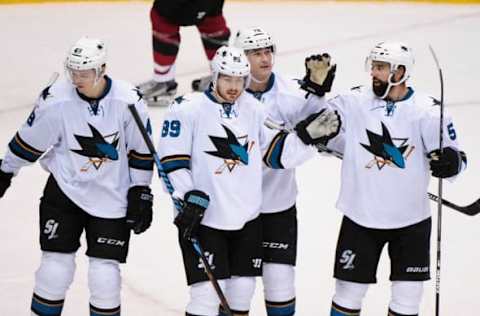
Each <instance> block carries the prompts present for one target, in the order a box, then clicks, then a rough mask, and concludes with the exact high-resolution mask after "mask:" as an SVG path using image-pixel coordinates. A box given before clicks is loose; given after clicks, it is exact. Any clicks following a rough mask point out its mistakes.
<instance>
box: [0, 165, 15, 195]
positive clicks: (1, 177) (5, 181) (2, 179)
mask: <svg viewBox="0 0 480 316" xmlns="http://www.w3.org/2000/svg"><path fill="white" fill-rule="evenodd" d="M2 161H3V160H2V159H0V198H2V197H3V195H4V194H5V191H7V189H8V187H9V186H10V184H11V183H12V177H13V173H10V172H3V171H2Z"/></svg>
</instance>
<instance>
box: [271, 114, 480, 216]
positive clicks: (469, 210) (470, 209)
mask: <svg viewBox="0 0 480 316" xmlns="http://www.w3.org/2000/svg"><path fill="white" fill-rule="evenodd" d="M265 125H266V126H267V127H269V128H272V129H277V130H285V129H284V128H283V127H282V126H280V125H278V124H277V123H275V122H273V121H271V120H268V119H267V120H266V121H265ZM287 132H289V131H288V130H287ZM316 147H317V149H318V151H319V152H320V153H326V154H329V155H332V156H334V157H337V158H338V159H340V160H341V159H343V153H341V152H339V151H336V150H332V149H330V148H328V147H327V146H325V145H322V144H318V145H316ZM427 195H428V198H429V199H430V200H432V201H434V202H438V200H439V199H440V198H439V197H438V196H437V195H435V194H433V193H430V192H428V194H427ZM442 203H443V205H445V206H447V207H449V208H451V209H452V210H455V211H457V212H460V213H462V214H465V215H469V216H474V215H477V214H479V213H480V199H478V200H476V201H475V202H473V203H472V204H470V205H467V206H460V205H458V204H455V203H453V202H450V201H448V200H445V199H443V198H442Z"/></svg>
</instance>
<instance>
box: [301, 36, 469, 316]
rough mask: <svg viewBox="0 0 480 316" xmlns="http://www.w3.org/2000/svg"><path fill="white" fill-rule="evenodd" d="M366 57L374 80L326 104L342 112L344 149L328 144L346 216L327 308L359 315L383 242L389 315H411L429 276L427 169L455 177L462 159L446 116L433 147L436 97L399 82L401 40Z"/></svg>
mask: <svg viewBox="0 0 480 316" xmlns="http://www.w3.org/2000/svg"><path fill="white" fill-rule="evenodd" d="M320 60H321V57H320V58H319V57H318V56H314V57H312V58H307V60H306V65H307V68H308V72H309V77H311V78H313V76H315V75H318V74H321V73H322V72H324V71H323V67H322V65H321V61H320ZM366 64H367V71H370V74H371V77H372V86H371V87H370V88H364V87H357V88H354V89H352V91H351V93H349V94H345V95H339V96H337V97H335V98H333V99H332V100H330V101H329V102H328V107H329V108H331V109H335V110H337V111H338V112H339V113H340V116H341V120H342V130H341V132H340V134H339V135H338V136H337V137H336V138H343V140H344V142H343V146H344V147H343V148H336V149H340V150H342V151H343V154H344V156H343V163H342V183H341V190H340V195H339V198H338V201H337V208H338V209H339V210H340V211H341V212H342V213H343V214H344V217H343V221H342V225H341V228H340V233H339V238H338V243H337V249H336V254H335V271H334V277H335V278H336V290H335V295H334V297H333V303H332V308H331V313H330V315H332V316H342V315H360V310H361V307H362V300H363V298H364V296H365V294H366V292H367V289H368V287H369V284H371V283H375V282H376V270H377V265H378V261H379V258H380V254H381V252H382V248H383V247H384V245H385V244H388V254H389V257H390V265H391V273H390V280H391V281H392V283H391V290H392V291H391V300H390V304H389V309H388V315H389V316H400V315H402V316H403V315H405V316H406V315H418V313H419V306H420V302H421V298H422V293H423V281H425V280H428V279H429V278H430V231H431V214H430V206H429V200H428V197H427V188H428V184H429V180H430V173H431V175H432V176H434V177H437V178H451V177H454V176H456V175H457V174H458V173H459V172H460V171H461V170H462V169H463V168H464V166H466V156H465V154H464V153H463V152H462V151H460V150H459V145H458V142H457V133H456V130H455V128H454V125H453V122H452V119H451V117H450V116H449V115H448V114H445V120H444V129H443V130H444V135H443V146H444V148H443V153H441V152H440V150H439V148H440V146H439V125H440V119H439V118H440V110H439V109H440V107H439V102H438V101H437V100H435V99H434V98H433V97H429V96H427V95H424V94H421V93H419V92H417V91H415V90H414V89H413V88H412V87H410V86H408V85H407V82H406V81H407V79H408V78H409V77H410V74H411V73H412V70H413V66H414V57H413V54H412V51H411V49H410V48H409V47H408V46H407V45H404V44H402V43H397V42H382V43H379V44H377V45H376V46H375V47H374V48H373V49H372V50H371V52H370V54H369V56H368V57H367V63H366ZM312 81H314V80H312ZM311 91H315V87H313V88H312V89H311ZM336 138H334V139H333V140H335V139H336ZM334 149H335V148H334Z"/></svg>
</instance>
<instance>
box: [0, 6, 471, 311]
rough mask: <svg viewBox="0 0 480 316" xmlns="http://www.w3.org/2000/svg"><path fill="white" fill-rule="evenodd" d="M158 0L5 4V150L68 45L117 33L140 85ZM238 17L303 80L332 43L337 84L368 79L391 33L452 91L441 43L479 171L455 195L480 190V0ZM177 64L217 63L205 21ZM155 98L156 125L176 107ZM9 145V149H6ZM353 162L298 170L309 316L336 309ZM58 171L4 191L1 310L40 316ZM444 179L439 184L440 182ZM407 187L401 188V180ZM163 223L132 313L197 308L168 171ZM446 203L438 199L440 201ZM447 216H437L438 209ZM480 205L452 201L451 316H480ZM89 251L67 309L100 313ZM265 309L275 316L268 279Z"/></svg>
mask: <svg viewBox="0 0 480 316" xmlns="http://www.w3.org/2000/svg"><path fill="white" fill-rule="evenodd" d="M149 9H150V6H149V4H148V3H146V2H133V3H120V4H112V3H91V4H88V3H79V4H78V3H77V4H44V5H18V6H13V5H12V6H10V5H3V6H0V28H1V29H2V31H1V32H0V42H1V43H2V45H1V48H0V69H1V71H2V76H0V130H1V133H0V147H1V148H6V146H7V144H8V142H9V141H10V139H11V137H12V136H13V135H14V133H15V131H16V129H17V128H18V127H19V126H20V124H22V123H23V122H24V120H25V119H26V118H27V116H28V113H29V112H30V111H31V108H32V104H33V101H34V100H35V98H36V97H37V95H38V93H39V92H40V91H41V90H42V88H43V87H44V85H45V84H46V82H47V81H48V79H49V77H50V76H51V74H52V72H54V71H58V72H61V73H63V68H62V67H63V66H62V63H63V59H64V57H65V53H66V50H67V48H68V47H69V46H70V45H71V44H72V43H73V42H75V41H76V40H77V39H78V38H79V37H80V36H82V35H90V36H92V37H100V38H103V39H104V40H105V41H106V43H107V45H108V49H109V56H110V57H109V62H108V72H109V73H110V75H111V76H112V77H113V78H118V79H125V80H129V81H132V82H135V83H137V82H140V81H143V80H146V79H149V78H150V76H151V72H152V61H151V43H150V36H151V33H150V21H149ZM225 15H226V18H227V20H228V24H229V26H230V28H231V29H232V31H236V30H237V29H238V28H239V27H242V26H252V25H260V26H263V27H264V28H265V29H267V30H268V31H270V32H271V33H272V34H273V35H274V37H275V39H276V41H277V48H278V55H277V56H276V59H275V63H276V66H275V68H276V70H277V71H279V72H282V73H285V74H291V75H297V76H301V75H302V74H303V59H304V57H305V56H306V55H308V54H310V53H315V52H324V51H327V52H329V53H330V54H331V55H332V56H333V57H334V59H335V61H336V62H337V64H338V71H337V77H336V81H335V83H334V92H338V93H341V92H343V91H346V90H347V89H349V88H350V87H352V86H356V85H359V84H368V83H369V77H368V74H367V73H365V72H364V68H363V65H364V59H365V56H366V54H367V53H368V51H369V49H370V48H371V47H372V46H373V45H374V44H375V43H377V42H379V41H382V40H385V39H392V40H402V41H405V42H407V43H409V44H410V45H411V46H412V47H413V49H414V50H415V55H416V69H415V71H414V74H413V79H412V80H411V84H412V85H413V86H414V87H415V88H416V89H418V90H422V91H427V92H429V93H431V94H432V95H433V96H436V97H438V96H439V93H440V92H439V79H438V75H437V70H436V68H435V65H434V62H433V59H432V57H431V55H430V53H429V51H428V44H431V45H432V46H433V47H434V48H435V50H436V51H437V54H438V57H439V59H440V63H441V65H442V67H443V71H444V75H445V100H446V107H447V108H448V110H449V111H450V113H451V114H452V115H453V116H454V121H455V123H456V130H457V133H458V135H459V139H460V142H461V144H462V145H463V149H464V150H465V151H466V152H467V154H468V158H469V166H468V169H467V171H466V172H465V173H464V174H463V175H462V176H461V177H460V178H459V179H458V180H457V181H456V182H455V183H453V184H450V183H445V186H444V196H445V197H446V198H447V199H449V200H451V201H453V202H455V203H458V204H461V205H466V204H469V203H470V202H472V201H473V200H475V199H476V198H478V197H480V189H479V185H478V181H479V180H478V179H479V174H480V164H479V161H480V149H479V148H478V146H479V144H480V142H479V140H478V135H479V132H478V130H477V127H478V125H477V124H478V121H479V117H480V89H479V87H478V86H479V83H480V82H479V79H478V73H479V71H480V58H479V57H478V56H480V44H479V43H478V38H479V32H480V6H469V5H460V6H456V5H428V4H380V3H371V4H369V3H362V4H355V3H333V2H325V3H315V2H302V1H298V2H295V1H293V2H272V1H267V2H264V3H257V2H245V3H242V2H228V1H227V3H226V5H225ZM182 39H183V41H182V44H181V48H180V54H179V56H178V63H177V73H178V76H177V79H178V81H179V84H180V92H181V93H185V92H188V91H189V89H190V81H191V80H192V79H194V78H196V77H198V76H202V75H204V74H205V73H206V72H207V71H208V66H207V62H206V58H205V56H204V52H203V50H202V48H201V42H200V38H199V36H198V33H197V30H196V29H195V28H192V27H188V28H184V29H182ZM164 111H165V110H164V109H162V108H151V112H150V113H151V117H152V120H153V123H154V131H156V132H157V134H158V131H159V129H160V128H159V126H160V124H161V121H162V117H163V114H164ZM4 150H5V149H2V150H1V152H2V154H1V155H2V156H3V152H4ZM339 170H340V162H339V161H338V160H337V159H335V158H325V157H318V158H316V159H314V160H312V161H310V162H308V163H307V164H305V165H304V166H302V167H301V168H299V170H298V181H299V186H300V195H299V197H298V210H299V214H298V217H299V254H298V266H297V272H298V273H297V306H298V307H297V311H298V312H297V315H301V316H310V315H328V314H329V308H330V301H331V296H332V293H333V285H334V281H333V278H332V276H331V275H332V269H333V254H334V249H335V243H336V238H337V232H338V228H339V223H340V219H341V215H340V214H339V212H338V211H337V210H336V209H335V207H334V204H335V201H336V196H337V193H338V188H339V175H340V173H339ZM46 178H47V174H46V173H45V171H43V170H42V169H41V168H40V167H39V166H38V165H35V166H33V167H28V168H24V169H23V170H22V171H21V172H20V174H19V176H18V177H16V178H15V179H14V182H13V185H12V187H11V188H10V190H9V191H8V192H7V194H6V196H5V197H4V198H3V199H2V200H0V219H1V220H0V240H1V241H0V315H29V305H30V297H31V293H32V288H33V280H34V279H33V278H34V272H35V270H36V268H37V266H38V263H39V258H40V250H39V245H38V231H39V228H38V202H39V198H40V196H41V192H42V188H43V185H44V183H45V180H46ZM436 183H437V182H436V181H432V186H431V190H430V191H431V192H436ZM398 189H401V188H398ZM153 190H154V192H155V193H156V197H155V198H156V199H155V217H154V224H153V227H152V228H151V229H150V230H149V231H148V232H146V233H145V234H143V235H140V236H133V238H132V240H131V247H130V254H129V262H128V264H127V265H125V266H123V273H122V275H123V302H122V308H123V315H142V316H143V315H162V316H170V315H172V316H173V315H176V316H179V315H183V311H184V306H185V304H186V301H187V287H186V285H185V284H186V283H185V277H184V273H183V264H182V261H181V257H180V252H179V250H178V248H177V242H176V229H175V227H174V226H173V225H172V224H171V221H172V211H171V204H170V201H169V198H168V196H167V195H166V194H165V193H163V192H162V190H161V184H160V181H159V180H158V179H157V178H155V179H154V182H153ZM432 210H433V211H434V214H435V213H436V205H435V204H432ZM433 218H434V220H435V219H436V215H434V216H433ZM433 227H434V228H433V232H432V263H431V268H432V271H433V273H432V276H433V278H434V275H435V266H434V263H435V251H434V250H435V240H436V234H435V232H436V229H435V227H436V224H435V221H434V226H433ZM479 241H480V215H479V216H478V217H467V216H465V215H462V214H459V213H457V212H455V211H452V210H450V209H448V208H444V216H443V248H442V259H443V260H442V275H441V307H442V315H443V316H447V315H448V316H452V315H476V314H478V311H479V310H480V294H479V291H478V287H479V284H480V251H479V246H478V244H479ZM84 251H85V249H84V248H83V247H82V248H81V249H80V251H79V252H78V255H77V272H76V275H75V281H74V284H73V285H72V287H71V289H70V291H69V292H68V295H67V298H66V303H65V308H64V315H87V313H88V287H87V282H86V273H87V259H86V257H85V255H84ZM387 259H388V258H387V256H386V253H384V254H383V257H382V261H381V263H380V266H379V271H378V279H379V282H378V284H377V285H376V286H372V287H371V288H370V290H369V292H368V294H367V297H366V299H365V302H364V307H363V313H362V315H385V314H386V310H387V306H388V301H389V296H390V288H389V281H388V276H389V270H390V269H389V265H388V260H387ZM434 306H435V295H434V281H433V280H432V281H430V282H427V283H426V286H425V296H424V299H423V303H422V305H421V315H425V316H427V315H434ZM250 314H251V315H265V312H264V306H263V295H262V287H261V283H260V282H258V287H257V292H256V295H255V298H254V302H253V305H252V309H251V313H250Z"/></svg>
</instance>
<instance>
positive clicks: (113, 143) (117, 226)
mask: <svg viewBox="0 0 480 316" xmlns="http://www.w3.org/2000/svg"><path fill="white" fill-rule="evenodd" d="M106 59H107V55H106V48H105V45H104V43H103V42H102V41H101V40H98V39H93V38H86V37H84V38H81V39H80V40H79V41H78V42H77V43H76V44H75V45H73V46H72V47H71V49H70V50H69V51H68V54H67V58H66V60H65V72H66V74H67V76H68V78H69V80H65V81H59V82H55V83H53V84H52V85H51V86H48V87H46V88H45V89H44V90H43V92H42V93H41V95H40V97H39V98H38V100H37V102H36V104H35V107H34V109H33V111H32V113H31V114H30V116H29V118H28V119H27V121H26V122H25V124H24V125H23V126H22V127H21V128H20V129H19V130H18V132H17V133H16V135H15V136H14V137H13V139H12V140H11V142H10V143H9V145H8V149H7V152H6V154H5V157H4V159H3V160H0V197H2V196H3V195H4V193H5V191H6V190H7V188H8V187H9V185H10V181H11V178H12V177H13V176H14V175H16V174H17V173H18V171H19V170H20V169H21V168H22V167H24V166H26V165H29V164H31V163H33V162H35V161H37V160H39V159H40V164H41V165H42V167H43V168H44V169H45V170H47V171H48V172H49V173H50V176H49V178H48V181H47V183H46V186H45V189H44V192H43V197H42V198H41V202H40V245H41V249H42V257H41V262H40V267H39V268H38V270H37V272H36V274H35V288H34V291H33V298H32V304H31V311H32V315H38V316H45V315H48V316H57V315H60V314H61V313H62V308H63V303H64V299H65V295H66V292H67V290H68V288H69V286H70V284H71V283H72V281H73V276H74V272H75V253H76V251H77V250H78V248H79V247H80V235H81V234H82V232H83V231H85V234H86V240H87V252H86V254H87V256H88V257H89V272H88V285H89V289H90V315H91V316H97V315H112V316H113V315H115V316H118V315H120V286H121V278H120V269H119V263H125V261H126V258H127V252H128V245H129V238H130V229H132V230H133V231H134V232H135V233H136V234H139V233H142V232H144V231H145V230H146V229H147V228H148V227H149V226H150V224H151V221H152V200H153V196H152V194H151V192H150V188H149V185H150V181H151V177H152V170H153V158H152V157H151V155H150V154H148V149H147V148H146V146H145V144H144V141H143V138H142V136H141V134H140V133H139V131H138V128H137V126H136V125H135V122H134V120H133V117H132V116H131V114H130V112H129V111H128V108H127V105H128V104H134V105H135V107H136V108H137V110H138V111H139V112H140V115H141V117H142V120H143V122H144V123H145V124H146V125H147V127H149V126H150V125H149V124H150V123H149V120H148V115H147V109H146V105H145V104H144V102H143V100H142V99H141V97H140V96H139V93H138V91H137V90H136V89H135V88H134V87H133V86H132V85H130V84H129V83H126V82H123V81H117V80H112V79H110V78H109V77H108V76H107V75H106V74H105V69H106V68H105V67H106Z"/></svg>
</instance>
